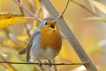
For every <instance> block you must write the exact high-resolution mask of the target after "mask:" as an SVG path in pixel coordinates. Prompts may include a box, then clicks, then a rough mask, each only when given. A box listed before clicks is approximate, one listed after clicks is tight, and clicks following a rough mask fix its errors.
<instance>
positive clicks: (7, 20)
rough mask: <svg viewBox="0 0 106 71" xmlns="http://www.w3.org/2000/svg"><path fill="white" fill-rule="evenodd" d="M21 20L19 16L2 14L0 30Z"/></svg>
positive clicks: (0, 15) (0, 16)
mask: <svg viewBox="0 0 106 71" xmlns="http://www.w3.org/2000/svg"><path fill="white" fill-rule="evenodd" d="M23 19H24V18H23V17H22V15H21V14H14V13H2V14H0V29H4V28H7V27H9V26H11V25H13V24H16V23H17V22H19V21H21V20H23Z"/></svg>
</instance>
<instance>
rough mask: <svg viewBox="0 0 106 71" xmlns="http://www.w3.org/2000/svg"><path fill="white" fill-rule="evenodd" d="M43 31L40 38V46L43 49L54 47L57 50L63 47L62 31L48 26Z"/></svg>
mask: <svg viewBox="0 0 106 71" xmlns="http://www.w3.org/2000/svg"><path fill="white" fill-rule="evenodd" d="M40 32H41V33H42V36H41V39H40V47H41V48H42V49H44V50H45V49H46V48H47V47H49V48H52V49H53V50H57V49H60V48H61V45H62V38H61V36H60V33H59V32H58V31H56V30H54V29H51V28H47V29H42V30H40Z"/></svg>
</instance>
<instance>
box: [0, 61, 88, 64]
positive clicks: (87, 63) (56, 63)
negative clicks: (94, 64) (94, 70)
mask: <svg viewBox="0 0 106 71" xmlns="http://www.w3.org/2000/svg"><path fill="white" fill-rule="evenodd" d="M0 63H8V64H39V63H27V62H3V61H0ZM84 64H88V63H70V64H66V63H55V64H52V65H84ZM42 65H49V63H42Z"/></svg>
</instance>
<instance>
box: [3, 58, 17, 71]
mask: <svg viewBox="0 0 106 71" xmlns="http://www.w3.org/2000/svg"><path fill="white" fill-rule="evenodd" d="M2 59H3V61H5V62H7V60H6V59H5V58H4V57H2ZM8 65H9V66H10V67H11V68H12V69H13V70H14V71H16V69H15V68H14V67H13V66H12V65H10V64H9V63H8ZM4 66H5V65H4Z"/></svg>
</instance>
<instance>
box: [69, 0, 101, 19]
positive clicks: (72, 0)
mask: <svg viewBox="0 0 106 71" xmlns="http://www.w3.org/2000/svg"><path fill="white" fill-rule="evenodd" d="M70 1H71V2H73V3H75V4H76V5H78V6H80V7H82V8H83V9H85V10H86V11H88V12H89V13H91V14H93V15H95V16H97V17H99V15H97V14H95V13H94V12H92V11H91V10H89V9H88V8H87V7H85V6H84V5H82V4H79V3H77V2H75V1H74V0H70Z"/></svg>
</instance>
